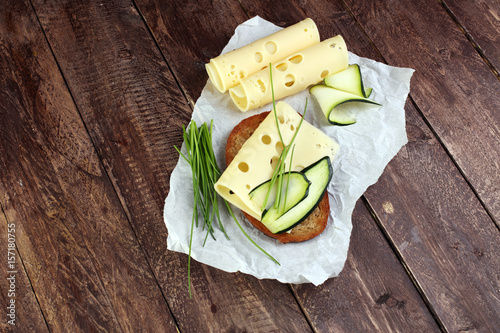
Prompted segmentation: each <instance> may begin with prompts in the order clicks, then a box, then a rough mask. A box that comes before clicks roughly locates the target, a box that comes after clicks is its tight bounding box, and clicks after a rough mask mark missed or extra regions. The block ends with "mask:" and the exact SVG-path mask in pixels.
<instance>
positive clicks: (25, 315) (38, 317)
mask: <svg viewBox="0 0 500 333" xmlns="http://www.w3.org/2000/svg"><path fill="white" fill-rule="evenodd" d="M17 226H19V221H15V220H11V221H7V219H6V218H5V215H4V213H3V210H2V209H0V235H2V237H1V238H0V249H2V252H3V253H4V255H3V259H4V260H2V264H1V265H0V276H1V277H2V281H0V286H1V288H0V291H1V293H0V304H2V311H1V312H0V313H1V314H2V320H0V331H1V332H48V331H49V329H48V327H47V324H46V323H45V320H44V318H43V314H42V312H41V310H40V306H39V305H38V302H37V300H36V297H35V294H34V292H33V289H32V288H31V283H30V281H29V279H28V276H27V274H26V271H25V270H24V266H23V261H22V258H21V257H20V256H19V252H17V249H16V248H15V245H16V243H17V240H16V236H17V232H18V231H17ZM12 246H14V247H12ZM11 265H12V266H11ZM12 300H13V303H12Z"/></svg>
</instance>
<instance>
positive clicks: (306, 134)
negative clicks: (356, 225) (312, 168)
mask: <svg viewBox="0 0 500 333" xmlns="http://www.w3.org/2000/svg"><path fill="white" fill-rule="evenodd" d="M276 112H277V116H278V123H279V128H280V131H281V135H282V137H283V142H284V143H285V145H287V144H289V143H290V142H291V140H292V137H293V135H294V134H295V131H297V128H298V126H299V123H300V120H301V119H302V117H301V116H300V115H299V114H298V113H297V112H296V111H295V110H294V109H293V108H292V107H291V106H290V105H288V104H286V103H284V102H278V103H277V104H276ZM294 144H295V149H294V153H293V159H292V165H291V167H292V170H293V171H301V170H302V169H304V168H305V167H307V166H309V165H311V164H313V163H314V162H316V161H318V160H319V159H321V158H323V157H324V156H329V157H330V160H331V161H333V159H334V157H335V155H336V154H337V151H338V149H339V145H338V144H337V143H336V142H335V141H333V140H332V139H331V138H330V137H328V136H327V135H326V134H325V133H323V132H322V131H320V130H319V129H317V128H316V127H314V126H313V125H311V124H310V123H308V122H307V121H305V120H304V121H303V122H302V125H301V127H300V129H299V132H298V133H297V137H296V138H295V141H294ZM282 150H283V145H282V143H281V140H280V137H279V133H278V129H277V126H276V120H275V116H274V113H273V111H271V112H270V113H269V115H268V116H267V117H266V118H265V119H264V121H262V123H261V124H260V125H259V127H258V128H257V129H256V130H255V132H254V133H253V134H252V136H250V138H249V139H248V140H247V141H245V143H244V144H243V146H242V147H241V149H240V150H239V152H238V154H236V156H235V157H234V159H233V161H232V162H231V163H230V164H229V166H228V167H227V169H226V170H225V171H224V173H223V174H222V175H221V177H220V178H219V180H218V181H217V183H216V184H215V190H216V191H217V193H219V195H220V196H222V197H223V198H224V199H226V200H227V201H228V202H230V203H231V204H233V205H234V206H236V207H238V208H239V209H241V210H243V211H244V212H246V213H247V214H249V215H251V216H253V217H254V218H256V219H258V220H259V221H260V220H261V215H262V211H261V207H260V206H259V205H258V204H256V203H255V202H254V201H252V200H250V195H249V194H250V192H251V191H252V190H253V189H254V188H255V187H257V186H258V185H260V184H262V183H263V182H265V181H268V180H269V179H271V176H272V174H273V168H274V167H275V166H276V164H277V161H278V158H279V156H280V154H281V152H282ZM290 157H291V154H288V156H287V159H286V160H285V163H286V165H287V170H288V168H289V166H290Z"/></svg>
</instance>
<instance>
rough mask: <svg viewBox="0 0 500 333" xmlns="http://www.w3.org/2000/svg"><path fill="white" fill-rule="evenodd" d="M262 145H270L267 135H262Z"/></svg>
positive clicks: (269, 138)
mask: <svg viewBox="0 0 500 333" xmlns="http://www.w3.org/2000/svg"><path fill="white" fill-rule="evenodd" d="M261 140H262V143H263V144H265V145H268V144H270V143H271V137H270V136H269V135H267V134H266V135H263V136H262V138H261Z"/></svg>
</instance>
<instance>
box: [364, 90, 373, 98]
mask: <svg viewBox="0 0 500 333" xmlns="http://www.w3.org/2000/svg"><path fill="white" fill-rule="evenodd" d="M372 91H373V88H365V97H366V98H368V97H370V96H371V94H372Z"/></svg>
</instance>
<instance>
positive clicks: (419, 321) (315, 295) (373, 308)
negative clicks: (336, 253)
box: [294, 200, 439, 332]
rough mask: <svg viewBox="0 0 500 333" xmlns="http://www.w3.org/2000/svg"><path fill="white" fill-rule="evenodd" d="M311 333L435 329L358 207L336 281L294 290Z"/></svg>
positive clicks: (375, 229) (377, 232)
mask: <svg viewBox="0 0 500 333" xmlns="http://www.w3.org/2000/svg"><path fill="white" fill-rule="evenodd" d="M294 290H295V292H296V294H297V298H298V300H299V301H300V302H301V304H302V306H303V308H304V309H305V311H306V314H307V316H308V318H309V320H310V321H311V323H312V325H313V327H314V329H315V332H436V331H439V327H438V325H437V323H436V321H435V320H434V318H433V316H432V314H431V313H430V312H429V310H428V309H427V307H426V305H425V303H424V301H423V300H422V298H421V297H420V295H419V293H418V291H417V290H416V288H415V286H414V285H413V282H412V281H411V280H410V278H409V277H408V275H407V274H406V272H405V270H404V268H403V266H402V265H401V264H400V262H399V261H398V259H397V258H396V256H395V255H394V252H393V251H392V249H391V248H390V247H389V245H388V244H387V241H386V240H385V239H384V235H383V234H382V233H381V231H380V229H379V228H378V226H377V225H376V223H375V221H374V220H373V219H372V217H371V216H370V213H369V212H368V210H367V209H366V207H365V206H364V205H363V203H362V201H361V200H360V201H358V203H357V205H356V208H355V209H354V213H353V231H352V235H351V244H350V248H349V254H348V256H347V261H346V264H345V267H344V269H343V270H342V272H341V273H340V275H339V277H337V278H334V279H329V280H327V281H326V282H325V283H324V284H323V285H321V286H320V287H318V288H315V287H314V286H311V285H309V284H304V285H299V286H294Z"/></svg>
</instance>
